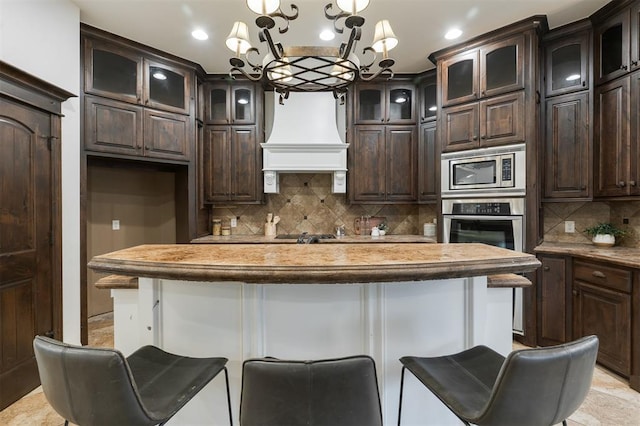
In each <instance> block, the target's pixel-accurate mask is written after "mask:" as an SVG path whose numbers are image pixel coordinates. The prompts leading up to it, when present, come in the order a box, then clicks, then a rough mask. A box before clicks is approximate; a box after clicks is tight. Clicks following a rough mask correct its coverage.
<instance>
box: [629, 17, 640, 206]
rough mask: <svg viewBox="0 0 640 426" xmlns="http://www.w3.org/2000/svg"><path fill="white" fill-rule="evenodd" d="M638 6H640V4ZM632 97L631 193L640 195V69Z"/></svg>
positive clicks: (632, 79) (634, 82) (633, 84)
mask: <svg viewBox="0 0 640 426" xmlns="http://www.w3.org/2000/svg"><path fill="white" fill-rule="evenodd" d="M638 7H639V8H640V5H639V6H638ZM638 13H640V12H638ZM630 98H631V113H630V115H629V120H630V121H631V129H630V131H631V134H630V135H629V137H630V147H629V153H630V155H629V193H630V194H631V195H640V71H636V72H634V73H633V74H631V95H630Z"/></svg>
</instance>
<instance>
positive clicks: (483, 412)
mask: <svg viewBox="0 0 640 426" xmlns="http://www.w3.org/2000/svg"><path fill="white" fill-rule="evenodd" d="M597 354H598V338H597V337H596V336H588V337H584V338H582V339H579V340H576V341H574V342H570V343H566V344H563V345H558V346H551V347H546V348H534V349H522V350H517V351H513V352H511V353H510V354H509V356H507V358H504V357H503V356H502V355H500V354H498V353H497V352H495V351H493V350H492V349H490V348H487V347H486V346H476V347H473V348H471V349H468V350H465V351H463V352H460V353H457V354H454V355H446V356H440V357H434V358H420V357H415V356H406V357H403V358H401V359H400V362H401V363H402V376H401V382H400V406H399V409H398V425H400V420H401V415H402V412H401V410H402V391H403V387H404V372H405V369H407V370H409V371H411V373H413V375H414V376H415V377H417V378H418V380H420V382H422V383H423V384H424V385H425V386H426V387H427V388H428V389H429V390H430V391H431V392H433V394H434V395H435V396H437V397H438V398H439V399H440V400H441V401H442V402H443V403H444V404H445V405H446V406H447V407H448V408H449V409H450V410H451V411H452V412H453V413H454V414H455V415H456V416H458V418H460V420H462V421H463V422H464V423H465V424H467V425H468V424H475V425H519V426H525V425H532V426H533V425H535V426H542V425H553V424H557V423H559V422H563V424H566V419H567V417H569V416H570V415H571V414H572V413H573V412H574V411H575V410H577V409H578V408H579V407H580V405H581V404H582V402H583V401H584V399H585V397H586V396H587V393H588V392H589V388H590V386H591V379H592V377H593V369H594V366H595V362H596V356H597ZM425 416H428V414H425Z"/></svg>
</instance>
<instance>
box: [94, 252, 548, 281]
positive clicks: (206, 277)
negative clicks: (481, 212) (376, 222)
mask: <svg viewBox="0 0 640 426" xmlns="http://www.w3.org/2000/svg"><path fill="white" fill-rule="evenodd" d="M88 266H89V268H91V269H93V270H94V271H96V272H102V273H110V274H120V275H126V276H134V277H138V276H140V277H150V278H165V279H177V280H190V281H226V282H229V281H232V282H245V283H264V284H267V283H308V284H312V283H362V282H393V281H398V282H400V281H415V280H431V279H443V278H459V277H469V276H478V275H494V274H505V273H513V272H529V271H532V270H535V269H536V268H538V267H539V266H540V262H539V261H538V260H537V259H536V258H535V256H534V255H531V254H528V253H520V252H515V251H512V250H507V249H502V248H498V247H493V246H489V245H485V244H475V243H469V244H423V243H388V244H375V243H372V244H363V243H356V244H353V243H344V244H233V245H223V244H184V245H181V244H171V245H141V246H137V247H132V248H128V249H124V250H119V251H116V252H113V253H108V254H104V255H99V256H96V257H94V258H93V259H92V260H91V262H89V265H88Z"/></svg>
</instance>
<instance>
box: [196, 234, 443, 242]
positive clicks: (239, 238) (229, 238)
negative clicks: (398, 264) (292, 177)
mask: <svg viewBox="0 0 640 426" xmlns="http://www.w3.org/2000/svg"><path fill="white" fill-rule="evenodd" d="M311 235H313V234H311ZM318 242H319V243H322V244H347V243H359V244H368V243H377V244H381V243H383V244H389V243H436V242H437V240H436V239H435V238H434V237H425V236H422V235H408V234H391V235H382V236H379V237H375V236H371V235H343V236H339V237H336V238H327V239H322V240H319V241H318ZM295 243H296V238H276V236H275V235H271V236H265V235H216V236H214V235H205V236H204V237H200V238H196V239H194V240H191V244H295Z"/></svg>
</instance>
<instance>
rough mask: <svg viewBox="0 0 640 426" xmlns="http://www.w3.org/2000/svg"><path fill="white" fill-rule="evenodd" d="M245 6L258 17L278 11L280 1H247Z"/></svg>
mask: <svg viewBox="0 0 640 426" xmlns="http://www.w3.org/2000/svg"><path fill="white" fill-rule="evenodd" d="M247 6H248V7H249V9H251V10H252V11H254V12H255V13H257V14H258V15H269V14H271V13H273V12H275V11H276V10H278V9H280V0H247Z"/></svg>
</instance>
